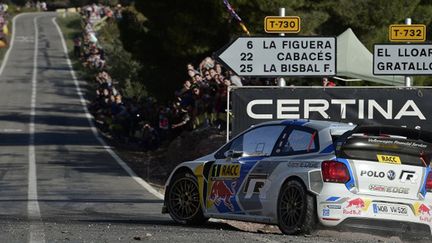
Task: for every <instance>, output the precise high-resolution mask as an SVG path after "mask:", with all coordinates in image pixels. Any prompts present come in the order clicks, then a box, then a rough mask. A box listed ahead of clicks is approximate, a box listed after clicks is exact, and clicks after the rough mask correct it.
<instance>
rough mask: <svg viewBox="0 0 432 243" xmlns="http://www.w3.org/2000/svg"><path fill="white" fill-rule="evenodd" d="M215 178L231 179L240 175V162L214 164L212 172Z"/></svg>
mask: <svg viewBox="0 0 432 243" xmlns="http://www.w3.org/2000/svg"><path fill="white" fill-rule="evenodd" d="M211 177H212V178H213V179H224V178H226V179H229V178H238V177H240V165H239V164H226V165H222V164H218V165H214V166H213V168H212V172H211Z"/></svg>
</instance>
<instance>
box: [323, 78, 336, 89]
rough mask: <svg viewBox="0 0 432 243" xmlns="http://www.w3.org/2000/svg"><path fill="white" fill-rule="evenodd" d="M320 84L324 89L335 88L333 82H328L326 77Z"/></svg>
mask: <svg viewBox="0 0 432 243" xmlns="http://www.w3.org/2000/svg"><path fill="white" fill-rule="evenodd" d="M322 83H323V86H324V87H335V86H336V84H335V83H334V82H333V81H331V80H329V79H328V78H327V77H324V78H323V79H322Z"/></svg>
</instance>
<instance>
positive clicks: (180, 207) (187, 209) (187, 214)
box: [167, 173, 207, 225]
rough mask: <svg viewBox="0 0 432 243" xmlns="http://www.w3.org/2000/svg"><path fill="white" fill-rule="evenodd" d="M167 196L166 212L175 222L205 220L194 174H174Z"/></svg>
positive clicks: (196, 222)
mask: <svg viewBox="0 0 432 243" xmlns="http://www.w3.org/2000/svg"><path fill="white" fill-rule="evenodd" d="M167 196H168V198H167V207H168V212H169V214H170V216H171V218H172V219H174V221H176V222H177V223H181V224H195V225H197V224H202V223H204V222H205V221H207V219H206V218H205V217H204V215H203V211H202V208H201V204H200V198H199V190H198V183H197V180H196V178H195V176H194V175H192V174H190V173H180V174H177V175H175V176H174V178H173V180H172V183H171V185H170V186H169V188H168V194H167Z"/></svg>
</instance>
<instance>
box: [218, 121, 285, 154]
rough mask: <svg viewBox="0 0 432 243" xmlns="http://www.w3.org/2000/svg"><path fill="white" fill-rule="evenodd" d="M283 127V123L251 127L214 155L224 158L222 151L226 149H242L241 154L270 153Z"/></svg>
mask: <svg viewBox="0 0 432 243" xmlns="http://www.w3.org/2000/svg"><path fill="white" fill-rule="evenodd" d="M285 128H286V126H284V125H269V126H262V127H258V128H256V129H253V130H251V131H249V132H247V133H245V134H243V135H241V136H239V137H237V138H236V139H234V140H233V141H231V142H230V143H229V144H227V145H225V146H224V147H222V148H221V149H220V150H219V151H218V152H217V153H216V154H215V157H216V159H222V158H225V156H224V153H225V152H226V151H228V150H233V151H242V152H243V156H251V155H270V154H271V152H272V150H273V148H274V146H275V144H276V142H277V140H278V138H279V136H280V135H281V133H282V131H283V130H284V129H285Z"/></svg>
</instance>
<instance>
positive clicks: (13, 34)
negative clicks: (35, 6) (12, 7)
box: [0, 13, 28, 76]
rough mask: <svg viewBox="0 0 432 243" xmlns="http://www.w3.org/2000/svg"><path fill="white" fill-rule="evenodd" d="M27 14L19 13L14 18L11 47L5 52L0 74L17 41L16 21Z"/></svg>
mask: <svg viewBox="0 0 432 243" xmlns="http://www.w3.org/2000/svg"><path fill="white" fill-rule="evenodd" d="M25 14H28V13H22V14H18V15H16V16H15V17H14V18H13V19H12V37H11V40H10V44H9V48H8V50H7V51H6V54H5V56H4V58H3V62H2V64H1V67H0V76H1V75H2V74H3V70H4V68H5V66H6V63H7V62H8V60H9V55H10V52H11V50H12V48H13V45H14V42H15V33H16V31H15V22H16V20H17V19H18V18H19V17H21V16H23V15H25Z"/></svg>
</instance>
